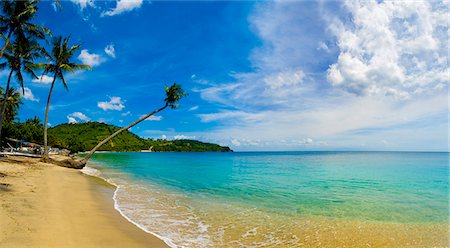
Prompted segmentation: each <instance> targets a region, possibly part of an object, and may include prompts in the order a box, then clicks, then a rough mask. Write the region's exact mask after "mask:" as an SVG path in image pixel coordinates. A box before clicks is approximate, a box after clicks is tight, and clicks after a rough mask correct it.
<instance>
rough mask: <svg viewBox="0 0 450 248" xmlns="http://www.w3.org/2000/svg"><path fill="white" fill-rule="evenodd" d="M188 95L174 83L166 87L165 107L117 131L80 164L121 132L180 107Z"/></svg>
mask: <svg viewBox="0 0 450 248" xmlns="http://www.w3.org/2000/svg"><path fill="white" fill-rule="evenodd" d="M186 95H187V94H186V93H185V92H184V91H183V89H182V88H181V86H180V85H178V84H176V83H174V84H173V85H172V86H170V87H167V86H166V98H165V99H164V102H165V104H164V106H162V107H161V108H159V109H157V110H154V111H152V112H150V113H148V114H146V115H145V116H143V117H142V118H140V119H138V120H137V121H135V122H133V123H131V124H130V125H128V126H126V127H124V128H121V129H119V130H117V131H116V132H115V133H113V134H111V135H110V136H109V137H108V138H106V139H104V140H103V141H102V142H100V143H98V144H97V145H96V146H95V147H94V148H93V149H92V150H91V151H90V152H89V153H88V154H87V155H86V157H84V158H83V159H81V160H80V161H79V162H80V164H81V165H82V166H84V165H85V164H86V163H87V161H88V160H89V159H90V158H91V157H92V155H94V153H95V152H96V151H97V149H99V148H100V147H101V146H102V145H104V144H106V143H107V142H108V141H110V140H111V139H113V138H114V137H116V136H117V135H118V134H120V133H121V132H123V131H125V130H128V129H130V128H132V127H133V126H135V125H137V124H139V123H140V122H142V121H144V120H146V119H147V118H148V117H150V116H152V115H154V114H156V113H158V112H160V111H163V110H164V109H166V108H167V107H171V108H176V107H178V104H176V103H177V102H178V101H179V100H180V99H181V98H183V97H184V96H186Z"/></svg>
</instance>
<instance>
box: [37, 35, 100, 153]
mask: <svg viewBox="0 0 450 248" xmlns="http://www.w3.org/2000/svg"><path fill="white" fill-rule="evenodd" d="M69 39H70V37H67V38H64V39H63V38H62V37H61V36H59V37H55V38H54V39H53V48H52V52H51V53H47V52H45V56H46V57H47V58H48V59H49V60H50V62H49V63H40V64H37V65H36V68H41V69H44V72H43V75H45V74H53V81H52V84H51V86H50V91H49V93H48V98H47V107H46V108H45V120H44V156H43V160H44V161H46V160H48V148H47V127H48V111H49V109H50V99H51V97H52V93H53V87H54V86H55V82H56V79H59V80H60V81H61V83H62V84H63V86H64V88H65V89H66V90H68V87H67V83H66V80H65V79H64V73H66V72H71V73H73V72H75V71H76V70H90V69H91V67H90V66H88V65H85V64H76V63H74V62H72V61H71V60H72V57H73V55H74V53H75V52H76V51H77V50H78V49H80V45H75V46H70V47H69Z"/></svg>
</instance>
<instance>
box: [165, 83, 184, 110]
mask: <svg viewBox="0 0 450 248" xmlns="http://www.w3.org/2000/svg"><path fill="white" fill-rule="evenodd" d="M185 96H187V93H186V92H184V90H183V89H182V88H181V85H179V84H176V83H174V84H172V85H171V86H170V87H168V86H166V98H165V99H164V101H165V102H166V105H167V106H171V107H172V108H176V107H178V104H176V102H178V101H179V100H180V99H181V98H183V97H185Z"/></svg>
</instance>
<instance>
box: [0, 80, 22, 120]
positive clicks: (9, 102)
mask: <svg viewBox="0 0 450 248" xmlns="http://www.w3.org/2000/svg"><path fill="white" fill-rule="evenodd" d="M7 95H8V97H7V98H6V107H5V114H4V116H3V120H4V122H7V123H10V122H12V121H14V119H15V118H16V115H17V114H18V109H19V107H20V104H22V103H23V101H22V97H21V95H20V93H19V92H18V91H17V90H16V89H15V88H9V92H7ZM4 97H5V93H4V92H3V88H2V87H1V86H0V99H4Z"/></svg>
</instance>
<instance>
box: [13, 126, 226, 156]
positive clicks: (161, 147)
mask: <svg viewBox="0 0 450 248" xmlns="http://www.w3.org/2000/svg"><path fill="white" fill-rule="evenodd" d="M119 129H120V128H119V127H117V126H114V125H111V124H106V123H101V122H87V123H70V124H69V123H65V124H60V125H57V126H55V127H52V128H49V130H48V135H49V146H50V147H53V148H57V149H67V150H69V151H70V152H71V153H73V154H74V153H78V152H86V151H90V150H91V149H92V148H94V146H95V145H97V144H98V143H99V142H100V141H102V140H103V139H105V138H107V137H108V136H110V135H111V134H113V133H114V132H116V131H117V130H119ZM4 133H5V135H7V137H8V138H10V139H15V140H22V141H24V142H31V143H35V144H42V143H43V139H42V137H43V136H42V135H43V125H42V124H41V123H40V120H39V119H38V118H34V119H30V120H27V121H25V122H8V123H7V125H5V130H4ZM98 150H99V151H115V152H130V151H134V152H135V151H143V152H232V150H231V149H230V148H229V147H226V146H220V145H217V144H212V143H206V142H201V141H198V140H189V139H177V140H166V139H151V138H148V139H144V138H141V137H139V136H138V135H136V134H134V133H132V132H130V131H128V130H126V131H124V132H122V133H120V134H119V135H117V136H116V137H115V138H113V139H111V140H110V141H109V142H107V143H106V144H104V145H102V146H101V147H100V148H99V149H98Z"/></svg>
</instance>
